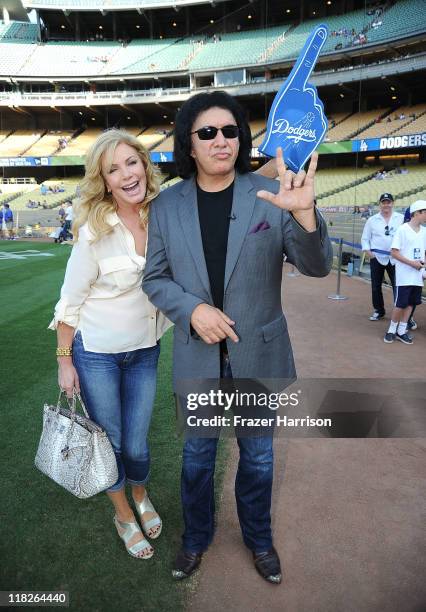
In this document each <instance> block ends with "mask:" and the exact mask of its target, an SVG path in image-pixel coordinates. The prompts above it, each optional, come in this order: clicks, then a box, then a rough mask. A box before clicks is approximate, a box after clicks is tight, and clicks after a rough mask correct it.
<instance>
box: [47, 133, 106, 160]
mask: <svg viewBox="0 0 426 612" xmlns="http://www.w3.org/2000/svg"><path fill="white" fill-rule="evenodd" d="M101 133H102V129H101V128H89V129H87V130H84V132H82V133H81V134H80V135H79V136H77V137H76V138H72V139H71V140H70V141H69V142H68V144H67V146H66V147H65V149H61V150H60V151H58V153H57V155H85V154H86V152H87V150H88V149H89V147H90V146H91V144H92V143H94V142H95V140H96V138H97V137H98V136H99V135H100V134H101Z"/></svg>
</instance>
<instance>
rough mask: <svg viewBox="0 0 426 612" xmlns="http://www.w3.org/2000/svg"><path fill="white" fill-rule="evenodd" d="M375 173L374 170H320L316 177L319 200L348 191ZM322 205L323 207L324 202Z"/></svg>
mask: <svg viewBox="0 0 426 612" xmlns="http://www.w3.org/2000/svg"><path fill="white" fill-rule="evenodd" d="M377 169H378V168H377ZM373 172H374V168H373V169H372V168H330V169H325V170H318V171H317V173H316V177H315V191H316V194H317V198H318V199H320V198H323V197H324V196H325V194H328V193H330V192H336V191H341V190H343V189H346V188H348V187H349V185H351V184H353V183H354V182H358V181H363V180H365V179H366V178H367V177H368V176H371V175H372V173H373ZM321 205H323V201H322V200H321Z"/></svg>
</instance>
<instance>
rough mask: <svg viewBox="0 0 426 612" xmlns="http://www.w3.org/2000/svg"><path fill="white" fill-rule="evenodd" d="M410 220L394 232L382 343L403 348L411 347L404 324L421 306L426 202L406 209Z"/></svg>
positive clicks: (405, 324) (425, 247) (418, 201)
mask: <svg viewBox="0 0 426 612" xmlns="http://www.w3.org/2000/svg"><path fill="white" fill-rule="evenodd" d="M410 215H411V220H410V221H409V222H408V223H404V225H402V226H401V227H399V228H398V230H397V232H396V234H395V237H394V239H393V241H392V256H393V257H394V258H395V260H396V285H397V287H396V298H395V306H394V309H393V311H392V320H391V324H390V326H389V329H388V331H387V332H386V334H385V337H384V341H385V342H386V343H387V344H391V343H392V342H393V341H394V340H395V338H396V339H397V340H400V341H401V342H403V343H404V344H413V339H412V337H411V336H409V335H408V334H407V322H408V319H409V316H410V314H411V311H412V307H413V306H416V305H418V304H421V303H422V288H423V277H424V272H425V255H426V229H425V228H424V227H422V224H423V223H426V200H417V202H414V203H413V204H411V206H410Z"/></svg>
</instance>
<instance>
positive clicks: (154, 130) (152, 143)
mask: <svg viewBox="0 0 426 612" xmlns="http://www.w3.org/2000/svg"><path fill="white" fill-rule="evenodd" d="M172 128H173V126H171V125H170V124H164V125H154V126H152V127H150V128H148V129H147V130H145V131H144V132H142V134H139V136H138V140H140V142H141V143H142V144H143V146H144V147H145V148H146V149H148V150H152V149H154V147H156V146H157V145H158V144H160V141H165V139H166V138H167V136H168V135H169V133H170V132H171V130H172ZM159 150H160V149H156V151H159ZM161 150H162V151H164V149H161ZM168 150H171V149H168Z"/></svg>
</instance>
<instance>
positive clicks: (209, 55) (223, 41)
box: [190, 25, 289, 70]
mask: <svg viewBox="0 0 426 612" xmlns="http://www.w3.org/2000/svg"><path fill="white" fill-rule="evenodd" d="M288 27H289V26H286V25H283V26H279V27H276V28H268V29H264V30H251V31H241V32H235V33H233V34H220V38H218V39H217V42H214V40H213V39H212V38H211V39H209V40H208V41H207V43H206V44H205V46H204V48H203V50H202V51H201V53H199V54H198V55H197V56H196V57H195V58H194V60H193V61H192V62H191V63H190V69H191V70H203V69H207V68H223V67H230V66H246V65H249V64H256V63H258V60H259V58H260V56H261V54H262V53H263V52H265V50H267V49H268V47H269V46H270V45H271V43H272V42H273V41H274V40H275V39H276V38H277V37H278V36H280V34H282V33H283V32H285V31H286V30H287V29H288ZM285 44H286V42H285V41H284V42H283V43H282V44H281V45H279V46H278V47H277V49H275V51H274V54H276V53H278V52H279V50H280V49H281V47H282V46H283V45H285ZM269 61H271V56H270V57H268V62H269Z"/></svg>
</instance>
